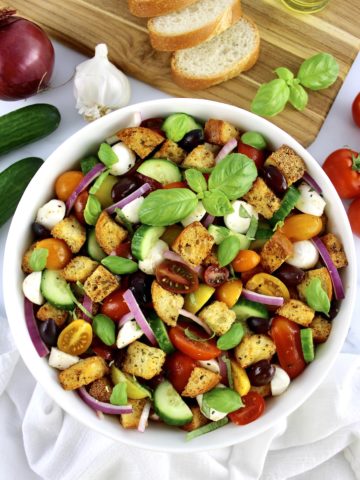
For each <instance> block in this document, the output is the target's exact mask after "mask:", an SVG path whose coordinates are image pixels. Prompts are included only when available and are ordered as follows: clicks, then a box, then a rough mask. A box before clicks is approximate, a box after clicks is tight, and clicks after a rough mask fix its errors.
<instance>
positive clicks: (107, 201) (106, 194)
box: [95, 175, 119, 208]
mask: <svg viewBox="0 0 360 480" xmlns="http://www.w3.org/2000/svg"><path fill="white" fill-rule="evenodd" d="M118 180H119V179H118V178H117V177H114V176H113V175H108V176H107V177H106V178H105V180H104V181H103V182H102V184H101V185H100V188H99V190H98V191H97V192H96V193H95V197H96V198H97V199H98V200H99V202H100V203H101V206H102V207H103V208H107V207H110V205H112V204H113V203H114V200H113V199H112V197H111V190H112V188H113V186H114V185H115V183H117V182H118Z"/></svg>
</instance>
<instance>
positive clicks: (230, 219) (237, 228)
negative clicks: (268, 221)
mask: <svg viewBox="0 0 360 480" xmlns="http://www.w3.org/2000/svg"><path fill="white" fill-rule="evenodd" d="M231 206H232V207H233V209H234V211H233V212H232V213H228V214H227V215H225V216H224V223H225V225H226V226H227V227H228V228H229V229H230V230H232V231H233V232H236V233H246V232H247V231H248V230H249V226H250V220H251V217H255V218H256V219H257V218H259V215H258V213H257V211H256V210H255V208H254V207H252V206H251V205H250V204H249V203H246V202H244V201H242V200H235V202H232V204H231ZM240 207H243V208H244V209H245V210H246V212H247V213H248V214H249V218H244V217H242V216H241V215H240V213H239V212H240Z"/></svg>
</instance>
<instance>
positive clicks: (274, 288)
mask: <svg viewBox="0 0 360 480" xmlns="http://www.w3.org/2000/svg"><path fill="white" fill-rule="evenodd" d="M246 288H247V289H248V290H251V291H252V292H256V293H261V294H262V295H269V296H271V297H283V298H285V300H290V293H289V290H288V288H287V287H286V285H285V284H284V283H283V282H282V281H281V280H280V279H279V278H276V277H274V276H273V275H270V274H269V273H257V274H256V275H254V276H253V277H252V278H250V280H248V282H247V283H246Z"/></svg>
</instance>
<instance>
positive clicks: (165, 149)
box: [154, 139, 186, 164]
mask: <svg viewBox="0 0 360 480" xmlns="http://www.w3.org/2000/svg"><path fill="white" fill-rule="evenodd" d="M185 157H186V151H185V150H184V149H182V148H181V147H179V145H178V144H177V143H175V142H173V141H172V140H169V139H168V140H165V142H164V143H163V144H162V145H161V147H160V149H159V150H158V151H157V152H156V153H155V155H154V158H166V159H167V160H170V161H171V162H174V163H177V164H180V163H182V162H183V161H184V160H185Z"/></svg>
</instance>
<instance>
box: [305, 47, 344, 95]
mask: <svg viewBox="0 0 360 480" xmlns="http://www.w3.org/2000/svg"><path fill="white" fill-rule="evenodd" d="M338 75H339V64H338V63H337V61H336V60H335V58H334V57H333V56H332V55H330V53H318V54H316V55H313V56H312V57H310V58H308V59H307V60H305V61H304V62H303V63H302V64H301V66H300V69H299V72H298V75H297V78H298V79H299V80H300V83H301V85H303V86H304V87H306V88H310V90H322V89H323V88H327V87H330V85H332V84H333V83H334V82H335V81H336V79H337V77H338Z"/></svg>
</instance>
